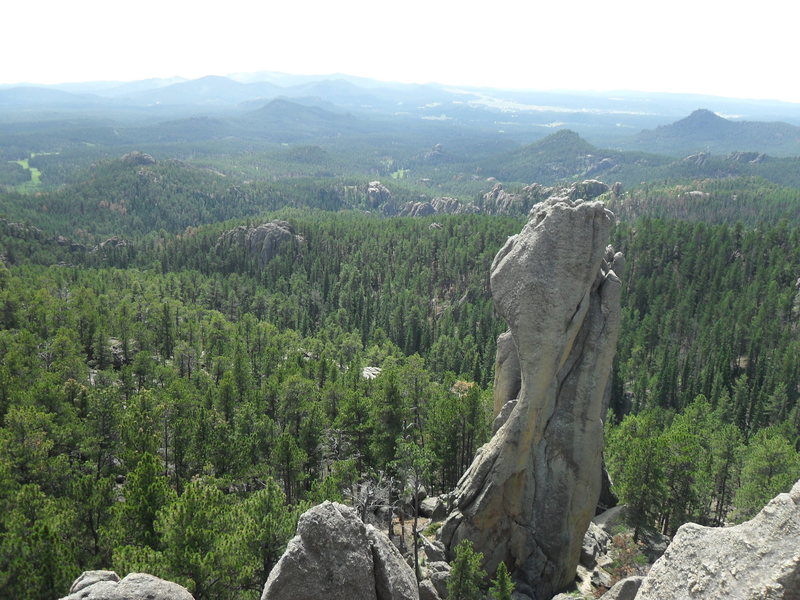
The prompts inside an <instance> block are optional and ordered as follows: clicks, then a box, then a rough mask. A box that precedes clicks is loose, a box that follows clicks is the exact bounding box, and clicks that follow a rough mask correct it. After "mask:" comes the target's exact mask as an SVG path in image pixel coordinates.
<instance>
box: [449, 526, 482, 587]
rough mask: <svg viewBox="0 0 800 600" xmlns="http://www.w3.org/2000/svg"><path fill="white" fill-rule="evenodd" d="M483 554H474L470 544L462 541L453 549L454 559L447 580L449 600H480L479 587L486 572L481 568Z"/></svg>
mask: <svg viewBox="0 0 800 600" xmlns="http://www.w3.org/2000/svg"><path fill="white" fill-rule="evenodd" d="M482 561H483V554H482V553H480V552H475V550H473V548H472V542H471V541H469V540H462V541H461V542H459V544H458V545H457V546H456V547H455V558H454V559H453V563H452V568H451V570H450V578H449V579H448V580H447V598H448V599H449V600H482V598H483V592H482V591H481V586H482V585H483V581H484V579H486V572H485V571H484V570H483V567H481V562H482Z"/></svg>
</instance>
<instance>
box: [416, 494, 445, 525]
mask: <svg viewBox="0 0 800 600" xmlns="http://www.w3.org/2000/svg"><path fill="white" fill-rule="evenodd" d="M419 514H420V515H422V516H423V517H428V518H429V519H431V520H433V521H441V520H442V519H444V518H445V517H446V516H447V509H446V508H445V505H444V502H442V499H441V498H440V497H439V496H428V497H427V498H425V499H424V500H422V501H421V502H420V504H419Z"/></svg>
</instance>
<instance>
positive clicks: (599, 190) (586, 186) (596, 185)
mask: <svg viewBox="0 0 800 600" xmlns="http://www.w3.org/2000/svg"><path fill="white" fill-rule="evenodd" d="M609 189H610V188H609V187H608V186H607V185H606V184H605V183H603V182H602V181H597V180H596V179H587V180H585V181H581V182H580V183H574V184H572V186H570V188H569V199H570V200H579V199H581V198H582V199H583V200H594V199H595V198H597V197H598V196H600V195H602V194H605V193H606V192H607V191H608V190H609Z"/></svg>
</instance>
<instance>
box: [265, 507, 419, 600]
mask: <svg viewBox="0 0 800 600" xmlns="http://www.w3.org/2000/svg"><path fill="white" fill-rule="evenodd" d="M418 597H419V596H418V593H417V586H416V579H415V576H414V572H413V571H412V570H411V567H409V566H408V565H407V564H406V562H405V561H404V560H403V558H402V556H400V553H399V552H398V551H397V549H396V548H395V547H394V546H393V545H392V543H391V542H390V541H389V539H388V538H387V537H386V536H385V535H384V534H383V533H381V532H380V531H378V530H376V529H375V528H373V527H371V526H365V525H364V523H363V522H362V521H361V519H359V518H358V515H357V513H356V511H355V510H354V509H352V508H350V507H347V506H344V505H342V504H338V503H334V502H328V501H325V502H323V503H322V504H318V505H317V506H314V507H312V508H310V509H309V510H307V511H306V512H304V513H303V514H302V515H301V516H300V519H299V521H298V523H297V535H296V536H295V537H294V538H292V539H291V540H290V541H289V545H288V546H287V548H286V551H285V552H284V553H283V556H281V558H280V560H279V561H278V563H277V564H276V565H275V567H273V569H272V571H271V572H270V574H269V577H268V579H267V583H266V584H265V585H264V591H263V593H262V595H261V600H317V599H319V598H326V599H328V600H345V599H353V600H361V599H365V600H392V599H396V600H417V599H418Z"/></svg>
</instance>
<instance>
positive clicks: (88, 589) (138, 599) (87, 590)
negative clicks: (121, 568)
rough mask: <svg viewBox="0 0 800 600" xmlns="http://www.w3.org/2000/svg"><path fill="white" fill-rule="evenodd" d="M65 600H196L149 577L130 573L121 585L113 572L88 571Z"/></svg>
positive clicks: (178, 587) (183, 589)
mask: <svg viewBox="0 0 800 600" xmlns="http://www.w3.org/2000/svg"><path fill="white" fill-rule="evenodd" d="M61 600H193V598H192V595H191V594H190V593H189V591H188V590H187V589H186V588H185V587H183V586H181V585H178V584H177V583H173V582H171V581H164V580H163V579H159V578H158V577H155V576H153V575H148V574H146V573H130V574H129V575H127V576H126V577H124V578H123V579H122V580H121V581H120V578H119V576H118V575H117V574H116V573H114V572H113V571H85V572H83V573H82V574H81V575H80V577H78V578H77V579H76V580H75V581H74V582H73V584H72V587H71V588H70V589H69V596H65V597H64V598H62V599H61Z"/></svg>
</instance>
